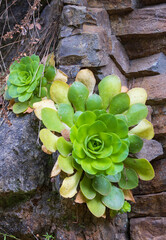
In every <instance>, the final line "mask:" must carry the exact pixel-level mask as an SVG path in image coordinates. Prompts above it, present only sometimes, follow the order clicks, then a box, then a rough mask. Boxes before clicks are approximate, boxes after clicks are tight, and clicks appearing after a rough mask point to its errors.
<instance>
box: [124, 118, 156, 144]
mask: <svg viewBox="0 0 166 240" xmlns="http://www.w3.org/2000/svg"><path fill="white" fill-rule="evenodd" d="M129 133H133V134H136V135H138V136H139V137H141V138H146V139H148V140H150V139H152V138H153V137H154V129H153V125H152V124H151V122H149V121H148V120H147V119H143V120H142V121H141V122H140V123H139V124H138V125H137V126H136V127H134V128H132V129H131V130H130V132H129Z"/></svg>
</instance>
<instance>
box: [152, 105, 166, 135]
mask: <svg viewBox="0 0 166 240" xmlns="http://www.w3.org/2000/svg"><path fill="white" fill-rule="evenodd" d="M152 123H153V126H154V130H155V134H156V136H164V135H165V133H166V106H165V104H164V105H159V106H153V115H152Z"/></svg>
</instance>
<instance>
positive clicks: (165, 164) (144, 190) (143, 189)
mask: <svg viewBox="0 0 166 240" xmlns="http://www.w3.org/2000/svg"><path fill="white" fill-rule="evenodd" d="M152 165H153V167H154V169H155V178H154V179H152V180H151V181H150V182H146V181H141V180H140V182H139V186H138V187H137V188H136V189H134V190H133V193H134V194H136V195H138V194H150V193H159V192H163V191H166V159H160V160H155V161H153V162H152Z"/></svg>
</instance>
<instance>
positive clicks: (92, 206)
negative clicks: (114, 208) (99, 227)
mask: <svg viewBox="0 0 166 240" xmlns="http://www.w3.org/2000/svg"><path fill="white" fill-rule="evenodd" d="M87 207H88V209H89V211H90V212H91V213H92V214H93V215H94V216H96V217H102V216H103V214H104V213H105V210H106V207H105V206H104V204H103V203H102V202H101V198H100V196H99V195H96V197H95V198H94V199H92V200H87Z"/></svg>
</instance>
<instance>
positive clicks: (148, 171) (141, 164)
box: [124, 158, 155, 181]
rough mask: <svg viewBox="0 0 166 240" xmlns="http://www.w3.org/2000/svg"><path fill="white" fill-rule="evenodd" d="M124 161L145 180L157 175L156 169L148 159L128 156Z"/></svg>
mask: <svg viewBox="0 0 166 240" xmlns="http://www.w3.org/2000/svg"><path fill="white" fill-rule="evenodd" d="M124 163H125V166H127V167H130V168H132V169H134V170H135V171H136V172H137V174H138V175H139V178H140V179H142V180H144V181H149V180H152V179H153V178H154V176H155V173H154V169H153V167H152V165H151V164H150V162H149V161H148V160H147V159H144V158H141V159H134V158H127V159H126V160H125V161H124Z"/></svg>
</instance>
